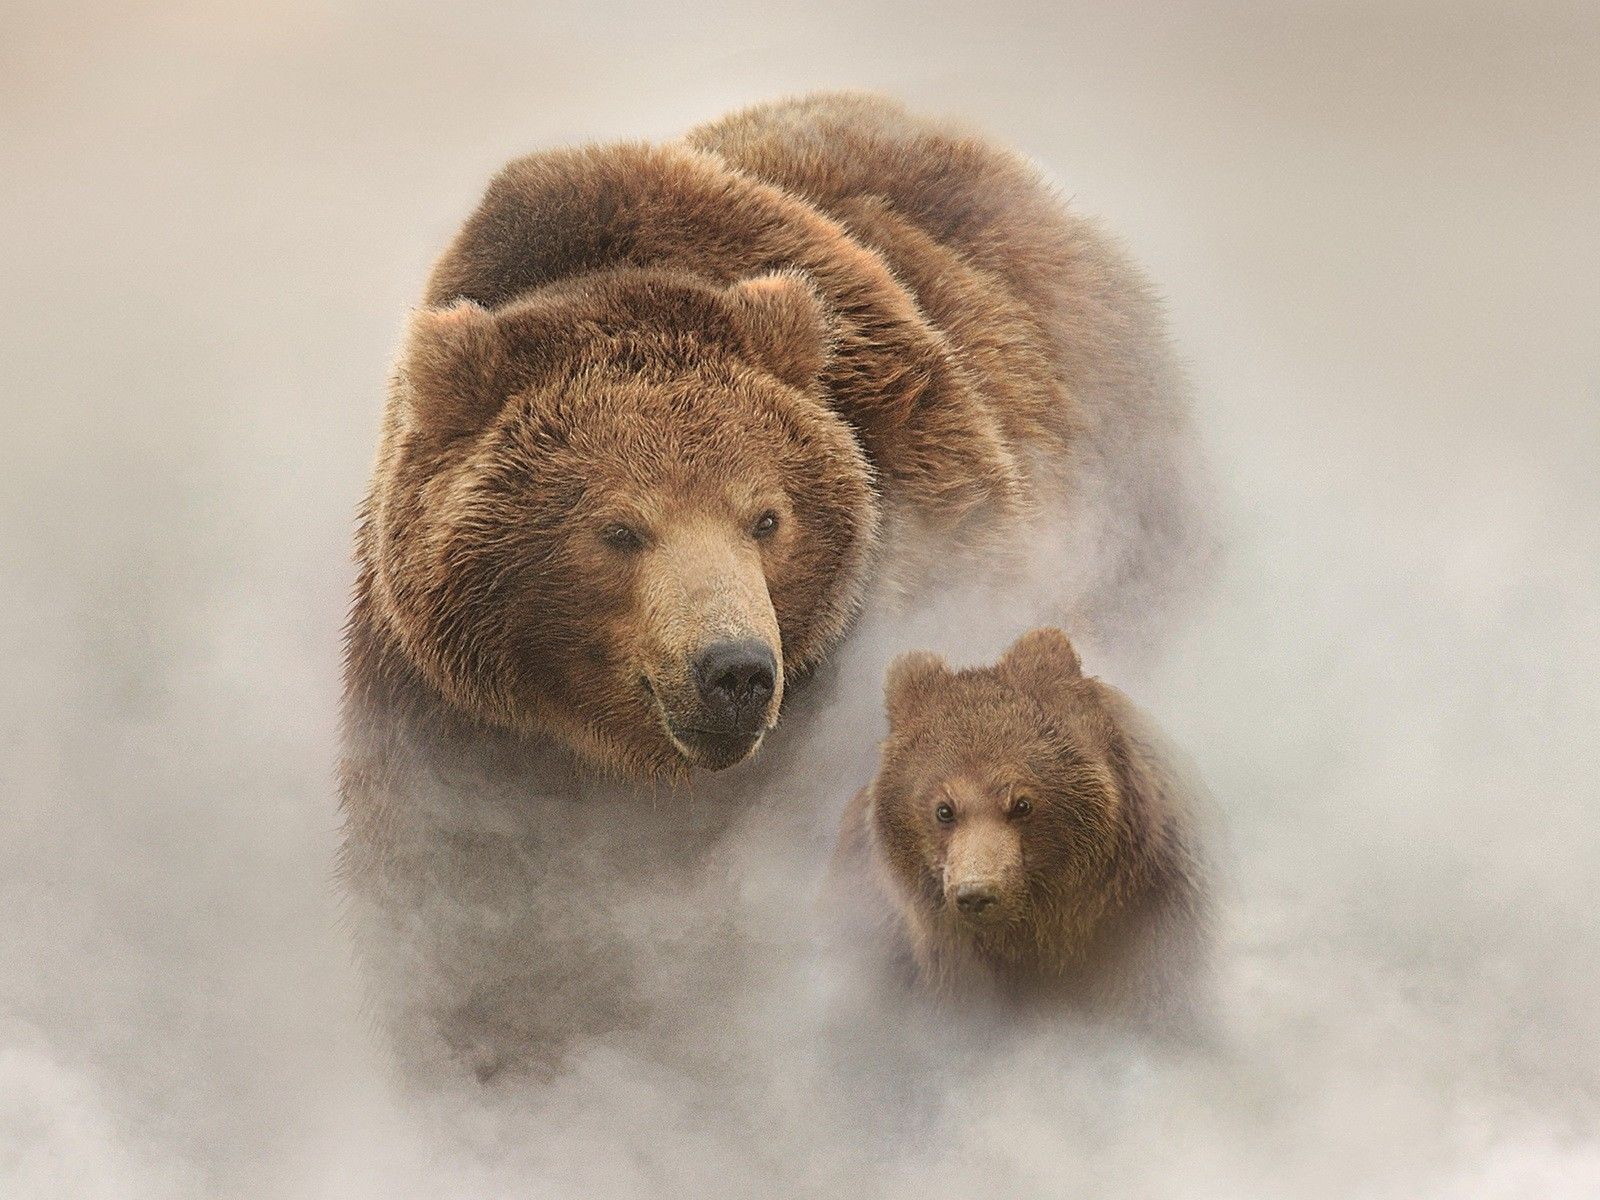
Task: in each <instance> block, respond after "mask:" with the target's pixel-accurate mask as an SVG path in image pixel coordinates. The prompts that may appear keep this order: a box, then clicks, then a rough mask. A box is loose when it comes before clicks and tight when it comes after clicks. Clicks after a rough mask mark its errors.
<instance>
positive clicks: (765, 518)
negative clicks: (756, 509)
mask: <svg viewBox="0 0 1600 1200" xmlns="http://www.w3.org/2000/svg"><path fill="white" fill-rule="evenodd" d="M777 528H778V514H777V513H775V512H772V511H771V510H768V511H767V512H764V513H762V514H761V515H760V516H759V517H757V518H756V523H755V524H754V525H752V526H751V527H750V532H751V533H752V534H753V535H755V536H756V537H758V538H764V537H770V536H771V535H772V532H773V530H775V529H777Z"/></svg>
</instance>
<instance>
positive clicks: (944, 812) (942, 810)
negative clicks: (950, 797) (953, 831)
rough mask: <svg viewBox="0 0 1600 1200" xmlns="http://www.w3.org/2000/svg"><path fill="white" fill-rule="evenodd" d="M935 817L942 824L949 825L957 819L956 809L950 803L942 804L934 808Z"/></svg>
mask: <svg viewBox="0 0 1600 1200" xmlns="http://www.w3.org/2000/svg"><path fill="white" fill-rule="evenodd" d="M933 815H934V819H935V820H937V821H938V822H939V824H941V825H948V824H950V822H952V821H954V820H955V819H956V810H955V809H953V808H951V807H950V806H949V805H948V804H941V805H939V807H938V808H936V809H934V810H933Z"/></svg>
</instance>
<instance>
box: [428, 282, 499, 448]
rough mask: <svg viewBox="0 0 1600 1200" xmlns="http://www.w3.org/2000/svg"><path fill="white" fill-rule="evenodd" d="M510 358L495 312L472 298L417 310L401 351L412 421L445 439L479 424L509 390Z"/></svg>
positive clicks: (484, 420)
mask: <svg viewBox="0 0 1600 1200" xmlns="http://www.w3.org/2000/svg"><path fill="white" fill-rule="evenodd" d="M508 357H509V355H508V350H507V343H506V339H505V336H504V333H503V331H502V330H501V329H500V326H499V324H498V322H497V321H496V319H495V316H494V314H493V313H491V312H489V311H488V310H487V309H485V308H483V307H481V306H479V305H477V304H474V303H473V302H472V301H471V300H458V301H456V302H455V303H454V304H452V305H450V306H449V307H448V308H424V309H419V310H418V311H417V312H416V313H414V314H413V315H412V317H411V326H410V328H409V329H408V330H407V331H406V342H405V350H404V352H403V354H402V356H401V371H402V374H403V376H404V380H405V386H406V387H407V389H408V390H409V396H408V400H409V404H410V414H411V418H412V420H413V421H414V422H415V423H416V425H417V426H418V427H419V428H421V429H425V430H427V431H428V432H430V433H434V434H437V435H439V436H441V437H444V438H450V437H456V436H459V435H462V434H468V433H474V432H476V431H477V430H479V429H482V428H483V427H484V426H485V425H487V424H488V423H489V421H490V420H491V419H492V418H493V417H494V415H495V414H496V413H498V412H499V411H500V407H501V405H503V404H504V403H505V400H506V397H507V395H509V392H510V389H509V387H508V375H509V370H508V368H509V362H508Z"/></svg>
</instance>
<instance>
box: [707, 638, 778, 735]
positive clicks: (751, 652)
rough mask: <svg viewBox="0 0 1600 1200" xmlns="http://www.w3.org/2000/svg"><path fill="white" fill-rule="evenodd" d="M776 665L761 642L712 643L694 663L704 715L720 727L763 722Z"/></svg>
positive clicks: (751, 724) (770, 652) (775, 674)
mask: <svg viewBox="0 0 1600 1200" xmlns="http://www.w3.org/2000/svg"><path fill="white" fill-rule="evenodd" d="M777 673H778V663H777V660H776V659H775V658H773V656H772V649H771V648H770V647H769V646H768V645H767V644H766V643H765V642H758V641H756V640H755V639H753V638H746V639H745V640H743V641H726V642H713V643H712V644H711V645H709V646H707V647H706V648H705V649H704V650H702V651H701V652H700V656H699V657H698V658H696V659H695V660H694V682H695V687H697V688H698V689H699V691H700V700H701V702H702V703H703V704H704V705H705V707H706V712H707V714H708V715H709V716H711V717H712V719H714V720H715V721H716V722H717V723H718V724H719V725H720V726H722V727H724V728H729V729H749V728H751V727H753V726H758V725H761V724H763V723H764V720H765V717H766V712H767V701H768V700H770V699H772V687H773V681H774V680H775V679H776V677H777Z"/></svg>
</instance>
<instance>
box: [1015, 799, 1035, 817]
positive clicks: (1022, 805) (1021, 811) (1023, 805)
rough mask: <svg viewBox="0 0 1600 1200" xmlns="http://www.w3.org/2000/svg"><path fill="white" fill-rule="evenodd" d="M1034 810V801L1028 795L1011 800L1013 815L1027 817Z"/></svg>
mask: <svg viewBox="0 0 1600 1200" xmlns="http://www.w3.org/2000/svg"><path fill="white" fill-rule="evenodd" d="M1032 811H1033V801H1032V800H1029V799H1028V798H1027V797H1026V796H1018V797H1017V798H1016V799H1015V800H1013V801H1012V802H1011V815H1012V816H1013V817H1025V816H1027V815H1028V814H1029V813H1031V812H1032Z"/></svg>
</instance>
